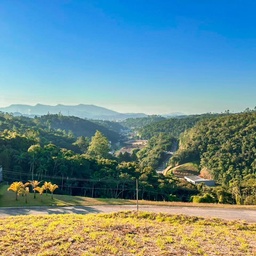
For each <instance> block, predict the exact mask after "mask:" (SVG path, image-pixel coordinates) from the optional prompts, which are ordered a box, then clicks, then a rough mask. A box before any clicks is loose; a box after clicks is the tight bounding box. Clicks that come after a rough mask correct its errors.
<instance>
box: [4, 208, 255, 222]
mask: <svg viewBox="0 0 256 256" xmlns="http://www.w3.org/2000/svg"><path fill="white" fill-rule="evenodd" d="M136 210H137V207H136V205H95V206H69V207H28V208H25V207H22V208H21V207H20V208H14V207H0V217H7V216H17V215H30V214H32V215H43V214H68V213H76V214H88V213H111V212H118V211H136ZM139 211H147V212H155V213H160V212H162V213H169V214H184V215H188V216H198V217H205V218H220V219H224V220H241V221H246V222H249V223H256V210H249V209H228V208H210V207H182V206H147V205H140V206H139Z"/></svg>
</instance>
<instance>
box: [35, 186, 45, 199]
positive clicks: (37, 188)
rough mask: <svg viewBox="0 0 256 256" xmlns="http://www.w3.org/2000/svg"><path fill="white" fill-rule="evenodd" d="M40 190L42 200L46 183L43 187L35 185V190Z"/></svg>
mask: <svg viewBox="0 0 256 256" xmlns="http://www.w3.org/2000/svg"><path fill="white" fill-rule="evenodd" d="M36 191H37V192H39V194H40V196H41V201H42V195H43V193H44V191H45V187H44V185H43V186H42V187H38V186H37V187H35V188H34V192H36Z"/></svg>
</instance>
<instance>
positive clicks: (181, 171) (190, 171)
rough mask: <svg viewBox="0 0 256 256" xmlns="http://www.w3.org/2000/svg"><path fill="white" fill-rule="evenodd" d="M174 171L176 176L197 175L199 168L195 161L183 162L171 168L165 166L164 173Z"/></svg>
mask: <svg viewBox="0 0 256 256" xmlns="http://www.w3.org/2000/svg"><path fill="white" fill-rule="evenodd" d="M168 173H174V174H175V175H176V176H177V177H184V176H189V175H199V168H198V166H197V164H195V163H185V164H181V165H178V166H175V167H173V168H166V170H165V173H164V175H167V174H168Z"/></svg>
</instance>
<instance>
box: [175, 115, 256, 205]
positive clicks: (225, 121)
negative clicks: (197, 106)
mask: <svg viewBox="0 0 256 256" xmlns="http://www.w3.org/2000/svg"><path fill="white" fill-rule="evenodd" d="M187 162H195V163H198V164H199V166H200V169H201V170H203V171H205V170H207V172H208V173H209V174H210V176H212V178H213V179H215V181H217V182H218V183H219V184H220V185H221V186H222V189H223V190H225V191H226V192H227V191H229V192H230V193H231V194H233V195H234V198H235V201H236V203H239V204H240V203H256V112H255V111H246V112H244V113H239V114H229V115H225V116H219V117H215V118H210V119H204V120H201V121H200V122H198V123H197V124H196V125H195V126H194V127H193V128H191V129H190V130H187V131H185V132H184V133H183V134H182V136H181V138H180V146H179V150H178V151H177V152H176V154H175V155H174V156H173V158H172V159H171V164H172V165H173V166H175V165H179V164H182V163H187Z"/></svg>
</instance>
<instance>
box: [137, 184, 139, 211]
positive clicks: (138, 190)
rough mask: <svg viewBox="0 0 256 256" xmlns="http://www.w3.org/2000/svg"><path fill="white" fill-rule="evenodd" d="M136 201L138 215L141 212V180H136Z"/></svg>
mask: <svg viewBox="0 0 256 256" xmlns="http://www.w3.org/2000/svg"><path fill="white" fill-rule="evenodd" d="M136 201H137V213H138V212H139V180H138V179H136Z"/></svg>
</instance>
